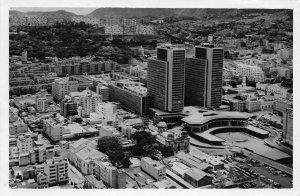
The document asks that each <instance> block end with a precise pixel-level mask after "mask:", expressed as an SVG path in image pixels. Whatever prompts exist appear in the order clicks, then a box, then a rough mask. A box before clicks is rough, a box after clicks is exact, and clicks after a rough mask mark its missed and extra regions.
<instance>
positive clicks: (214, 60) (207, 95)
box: [185, 44, 224, 108]
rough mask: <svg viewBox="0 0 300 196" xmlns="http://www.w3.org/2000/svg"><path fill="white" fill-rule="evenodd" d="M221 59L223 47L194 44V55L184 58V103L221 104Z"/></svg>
mask: <svg viewBox="0 0 300 196" xmlns="http://www.w3.org/2000/svg"><path fill="white" fill-rule="evenodd" d="M223 59H224V49H223V48H215V47H214V45H212V44H202V45H201V46H196V48H195V57H194V58H187V59H186V73H185V83H186V85H185V87H186V89H185V105H199V106H202V107H212V108H218V107H219V106H220V105H221V99H222V71H223Z"/></svg>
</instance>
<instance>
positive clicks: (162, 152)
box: [131, 131, 174, 159]
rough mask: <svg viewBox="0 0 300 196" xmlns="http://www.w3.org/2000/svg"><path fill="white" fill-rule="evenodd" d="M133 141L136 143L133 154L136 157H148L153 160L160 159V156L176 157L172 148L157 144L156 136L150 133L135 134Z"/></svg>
mask: <svg viewBox="0 0 300 196" xmlns="http://www.w3.org/2000/svg"><path fill="white" fill-rule="evenodd" d="M132 139H133V140H134V141H135V142H136V146H135V148H134V150H133V151H132V152H131V153H132V155H134V156H141V157H142V156H148V157H151V158H152V159H159V157H160V156H163V157H169V156H172V155H174V152H173V149H172V148H171V147H166V146H163V145H159V144H157V141H156V138H155V136H153V135H151V133H149V132H146V131H140V132H136V133H135V134H133V136H132Z"/></svg>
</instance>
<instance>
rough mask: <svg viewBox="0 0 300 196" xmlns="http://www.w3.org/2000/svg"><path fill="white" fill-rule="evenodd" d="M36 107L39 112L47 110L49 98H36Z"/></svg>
mask: <svg viewBox="0 0 300 196" xmlns="http://www.w3.org/2000/svg"><path fill="white" fill-rule="evenodd" d="M35 108H36V110H37V111H38V112H46V111H47V109H48V100H47V98H36V101H35Z"/></svg>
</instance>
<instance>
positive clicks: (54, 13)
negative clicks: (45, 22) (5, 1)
mask: <svg viewBox="0 0 300 196" xmlns="http://www.w3.org/2000/svg"><path fill="white" fill-rule="evenodd" d="M9 15H10V16H45V17H56V18H65V19H67V18H71V17H73V16H77V15H76V14H74V13H72V12H67V11H65V10H58V11H52V12H20V11H16V10H10V11H9Z"/></svg>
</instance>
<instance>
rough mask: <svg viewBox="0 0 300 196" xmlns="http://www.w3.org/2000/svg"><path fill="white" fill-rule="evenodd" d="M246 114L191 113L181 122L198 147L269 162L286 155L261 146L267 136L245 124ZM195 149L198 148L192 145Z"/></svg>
mask: <svg viewBox="0 0 300 196" xmlns="http://www.w3.org/2000/svg"><path fill="white" fill-rule="evenodd" d="M248 120H249V116H248V114H247V113H241V112H228V111H207V110H206V111H205V110H195V109H193V110H192V112H190V115H189V116H187V117H185V118H183V119H182V121H183V122H184V123H185V129H186V131H187V132H188V134H189V135H190V136H191V137H192V138H193V139H194V140H196V141H197V142H199V146H200V147H201V146H204V147H205V148H208V147H209V148H215V149H219V148H220V147H222V148H224V147H225V148H227V147H230V146H234V147H238V148H240V149H246V150H248V151H250V152H253V153H255V154H258V155H261V156H264V157H266V158H269V159H272V160H275V161H277V160H281V159H285V158H289V157H290V155H288V154H286V153H284V152H282V151H280V150H278V149H276V148H273V147H271V146H267V145H265V142H264V141H265V139H266V138H268V137H269V132H268V131H265V130H262V129H260V128H257V127H254V126H252V125H249V124H248ZM195 146H198V144H197V143H195Z"/></svg>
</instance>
